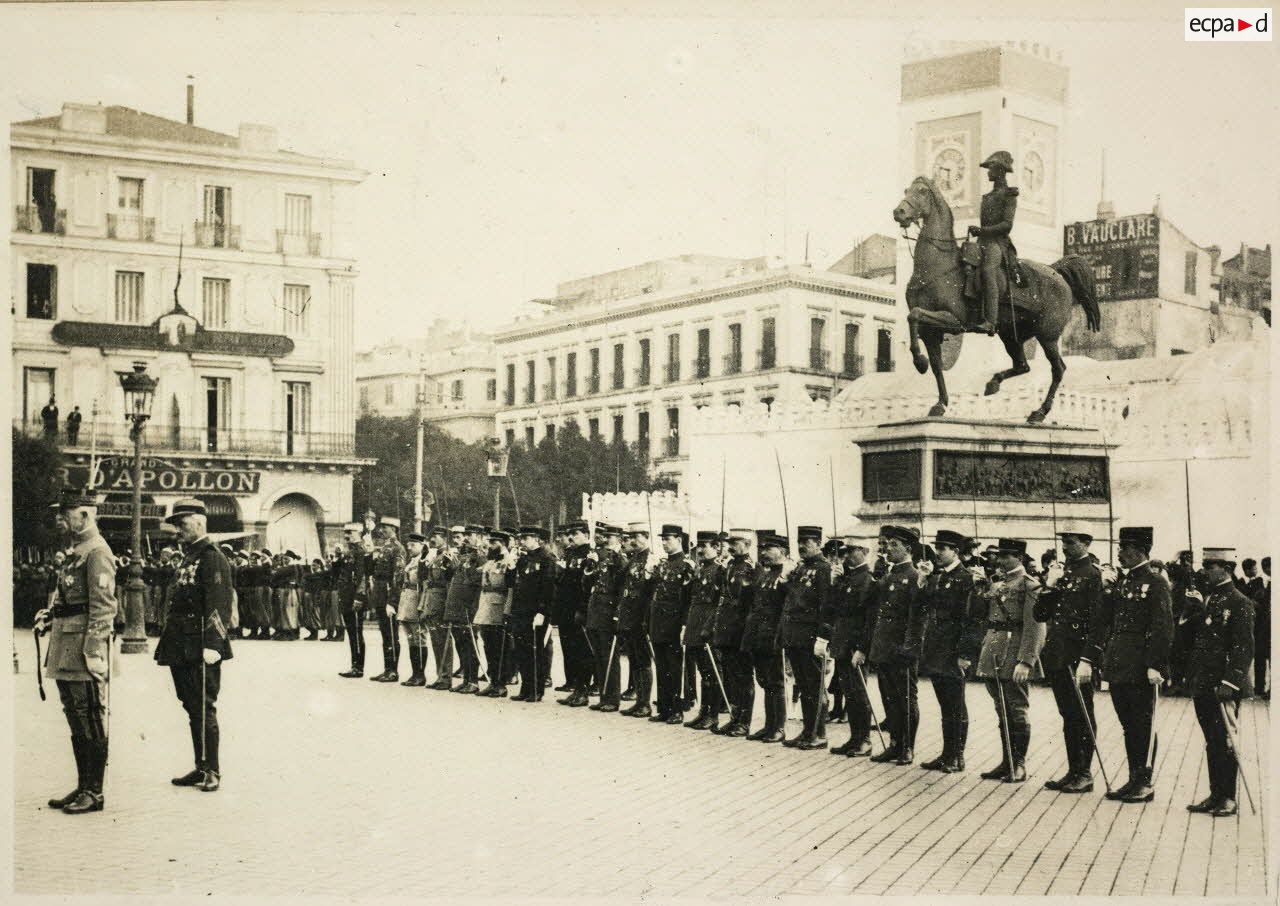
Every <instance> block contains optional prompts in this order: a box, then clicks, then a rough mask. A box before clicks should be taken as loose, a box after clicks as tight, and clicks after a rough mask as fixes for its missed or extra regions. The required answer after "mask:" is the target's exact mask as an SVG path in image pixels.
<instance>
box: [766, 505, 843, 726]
mask: <svg viewBox="0 0 1280 906" xmlns="http://www.w3.org/2000/svg"><path fill="white" fill-rule="evenodd" d="M796 538H797V539H798V541H799V543H800V563H799V565H798V566H797V567H796V568H795V570H794V571H793V572H792V573H791V575H790V577H789V578H788V580H787V595H786V598H785V599H784V601H783V605H782V616H781V618H780V620H779V623H778V644H779V647H781V648H782V649H783V650H784V651H786V653H787V660H788V661H789V662H790V663H791V669H792V670H793V671H795V677H796V686H797V687H798V688H799V690H800V708H801V712H802V714H803V716H804V729H803V730H802V731H801V732H800V734H799V735H798V736H795V737H793V738H791V739H788V740H785V741H784V742H783V745H785V746H787V747H788V748H795V749H800V750H802V751H812V750H814V749H825V748H826V747H827V702H826V694H825V689H824V688H823V687H824V685H825V682H826V670H825V667H826V660H827V648H828V644H829V642H830V640H831V623H832V616H831V600H830V591H831V564H830V563H828V562H827V561H826V559H825V558H824V557H823V556H822V529H821V527H819V526H816V525H801V526H798V527H797V528H796Z"/></svg>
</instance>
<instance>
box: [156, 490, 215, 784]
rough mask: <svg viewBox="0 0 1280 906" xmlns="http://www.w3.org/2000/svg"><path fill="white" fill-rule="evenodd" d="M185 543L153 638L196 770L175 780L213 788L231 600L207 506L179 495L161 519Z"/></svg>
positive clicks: (174, 782)
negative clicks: (225, 615) (187, 731)
mask: <svg viewBox="0 0 1280 906" xmlns="http://www.w3.org/2000/svg"><path fill="white" fill-rule="evenodd" d="M165 521H166V522H168V523H169V524H171V525H173V526H175V527H176V528H177V529H178V537H179V539H180V540H181V541H182V544H183V558H182V563H181V565H179V567H178V574H177V578H176V580H175V585H174V590H173V599H172V601H170V603H169V613H168V615H167V617H166V619H165V624H164V631H163V632H162V633H161V634H160V641H159V642H157V643H156V655H155V657H156V663H158V664H160V666H162V667H168V668H169V673H170V674H171V675H172V677H173V688H174V691H175V692H176V693H177V695H178V700H179V701H180V702H182V707H183V710H185V711H186V712H187V721H188V723H189V724H190V726H191V747H192V749H193V750H194V752H195V762H196V766H195V770H193V771H190V772H188V773H187V774H184V775H183V776H181V777H175V778H174V779H173V784H174V786H193V787H196V788H198V789H200V790H202V791H203V792H206V793H212V792H214V791H216V790H217V789H218V786H219V784H220V782H221V776H222V774H221V767H220V765H219V763H218V742H219V736H218V711H217V707H216V706H217V701H218V690H219V689H220V688H221V686H222V662H223V661H225V660H229V659H230V658H231V640H230V638H229V637H228V636H227V631H226V628H225V627H224V626H223V624H222V618H221V617H220V616H219V614H220V613H221V612H222V611H223V610H224V609H225V608H227V607H228V606H230V601H231V565H230V564H229V563H228V562H227V558H226V556H225V555H224V554H223V553H222V551H220V550H218V546H217V545H216V544H214V543H213V542H212V541H211V540H210V539H209V535H208V530H207V528H206V525H207V523H206V515H205V505H204V503H203V502H201V501H199V500H195V499H191V500H179V501H178V502H177V503H175V504H174V505H173V512H172V513H170V514H169V516H168V517H167V518H166V519H165Z"/></svg>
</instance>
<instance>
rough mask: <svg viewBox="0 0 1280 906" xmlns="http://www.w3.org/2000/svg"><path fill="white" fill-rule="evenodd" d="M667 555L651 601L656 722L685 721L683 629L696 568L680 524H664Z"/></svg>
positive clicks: (656, 572) (658, 569) (662, 536)
mask: <svg viewBox="0 0 1280 906" xmlns="http://www.w3.org/2000/svg"><path fill="white" fill-rule="evenodd" d="M658 537H659V538H660V539H661V540H662V547H663V549H664V551H665V552H666V555H667V558H666V559H665V560H663V561H661V562H660V563H658V565H657V567H656V568H655V569H654V575H653V595H652V597H651V598H650V604H649V639H650V641H651V642H652V644H653V652H654V657H655V658H656V660H657V665H656V666H657V671H658V713H657V714H655V715H654V716H653V717H650V718H649V720H651V721H653V722H655V723H660V722H661V723H668V724H673V725H674V724H682V723H684V694H683V690H682V688H681V684H680V672H681V670H680V662H681V659H682V658H683V657H684V648H683V647H682V645H681V642H680V633H681V630H682V628H683V626H684V619H685V614H686V613H688V611H689V602H690V600H691V597H692V591H693V588H692V586H693V581H694V577H695V575H696V571H695V569H694V566H693V564H692V563H690V562H689V560H688V559H687V558H686V557H685V553H684V545H685V533H684V530H683V529H682V528H680V526H678V525H664V526H663V527H662V532H661V534H660V535H659V536H658Z"/></svg>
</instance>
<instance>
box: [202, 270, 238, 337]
mask: <svg viewBox="0 0 1280 906" xmlns="http://www.w3.org/2000/svg"><path fill="white" fill-rule="evenodd" d="M230 298H231V281H230V280H222V279H219V278H216V277H205V278H204V281H203V282H202V283H201V285H200V299H201V312H202V314H203V317H202V318H201V319H200V320H201V323H203V324H204V326H205V327H206V328H209V329H211V330H221V329H223V328H225V327H226V326H227V314H228V311H227V310H228V308H229V300H230Z"/></svg>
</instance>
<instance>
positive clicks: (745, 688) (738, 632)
mask: <svg viewBox="0 0 1280 906" xmlns="http://www.w3.org/2000/svg"><path fill="white" fill-rule="evenodd" d="M754 540H755V534H754V533H753V532H752V531H751V529H729V532H728V544H729V562H728V564H726V565H725V568H724V581H723V584H722V586H721V590H720V602H719V604H718V605H717V607H716V615H715V621H714V626H713V628H712V634H711V643H712V647H714V648H715V650H716V654H717V655H719V658H720V665H721V666H720V670H721V676H722V678H723V679H724V685H725V694H727V695H728V696H729V722H728V723H727V724H724V725H723V726H718V727H712V728H711V732H712V733H715V734H716V735H718V736H746V735H747V734H748V733H750V732H751V726H750V725H751V710H752V707H753V706H754V704H755V698H756V684H755V680H754V679H752V675H751V674H752V670H751V656H750V655H748V654H745V653H744V652H743V651H742V630H743V627H744V625H745V623H746V619H747V613H748V611H750V609H751V592H752V588H753V587H754V585H755V574H756V569H757V567H756V563H755V561H754V560H752V559H751V547H752V542H753V541H754Z"/></svg>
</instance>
